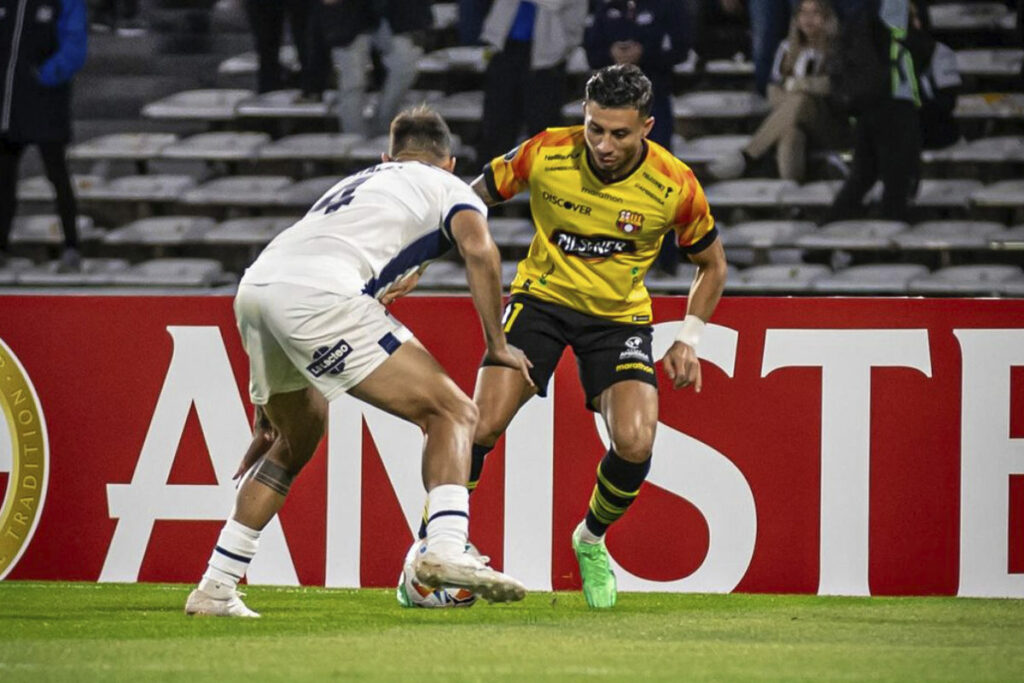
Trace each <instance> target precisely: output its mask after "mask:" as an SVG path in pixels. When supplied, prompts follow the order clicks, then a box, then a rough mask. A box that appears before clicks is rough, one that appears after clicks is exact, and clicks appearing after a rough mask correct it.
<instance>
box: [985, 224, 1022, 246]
mask: <svg viewBox="0 0 1024 683" xmlns="http://www.w3.org/2000/svg"><path fill="white" fill-rule="evenodd" d="M988 246H989V248H990V249H1005V250H1012V251H1024V225H1018V226H1015V227H1012V228H1009V229H1007V230H1004V231H1003V232H1000V233H996V234H993V235H991V236H990V237H989V239H988Z"/></svg>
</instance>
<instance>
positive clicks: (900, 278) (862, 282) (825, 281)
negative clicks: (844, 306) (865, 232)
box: [810, 263, 928, 296]
mask: <svg viewBox="0 0 1024 683" xmlns="http://www.w3.org/2000/svg"><path fill="white" fill-rule="evenodd" d="M927 274H928V266H925V265H922V264H920V263H869V264H864V265H859V266H850V267H849V268H844V269H842V270H840V271H838V272H835V273H833V274H831V275H826V276H824V277H820V278H816V279H815V280H813V281H812V282H811V284H810V289H811V291H813V292H816V293H819V294H872V295H878V296H882V295H905V294H907V292H908V287H909V285H910V282H911V281H912V280H914V279H916V278H919V277H923V276H925V275H927Z"/></svg>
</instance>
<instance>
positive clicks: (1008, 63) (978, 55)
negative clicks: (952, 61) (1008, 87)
mask: <svg viewBox="0 0 1024 683" xmlns="http://www.w3.org/2000/svg"><path fill="white" fill-rule="evenodd" d="M1022 62H1024V50H1020V49H1017V48H984V49H975V50H957V52H956V66H957V69H959V70H960V73H961V74H962V75H964V76H987V77H1000V78H1015V77H1016V76H1018V75H1019V74H1020V68H1021V63H1022Z"/></svg>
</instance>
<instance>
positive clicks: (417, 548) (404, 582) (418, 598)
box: [395, 539, 480, 607]
mask: <svg viewBox="0 0 1024 683" xmlns="http://www.w3.org/2000/svg"><path fill="white" fill-rule="evenodd" d="M426 547H427V541H426V539H419V540H417V541H416V542H415V543H413V544H412V547H411V548H409V552H408V553H406V554H405V564H404V565H403V566H402V573H401V574H400V575H399V576H398V588H397V589H396V590H395V597H396V598H398V604H399V605H401V606H402V607H472V606H473V604H474V603H475V602H476V594H475V593H474V592H473V591H471V590H469V589H468V588H455V587H453V586H442V587H439V588H431V587H429V586H424V585H423V584H422V583H420V582H419V581H417V580H416V571H415V570H414V569H413V566H412V565H413V560H415V559H416V556H417V555H418V554H420V553H422V552H424V551H425V550H426ZM466 551H467V552H469V553H472V554H473V555H475V556H477V557H480V553H479V551H477V549H476V547H475V546H474V545H473V544H472V543H469V542H468V541H467V542H466Z"/></svg>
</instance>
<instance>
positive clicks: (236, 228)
mask: <svg viewBox="0 0 1024 683" xmlns="http://www.w3.org/2000/svg"><path fill="white" fill-rule="evenodd" d="M299 218H300V217H299V216H285V217H278V216H257V217H253V218H232V219H230V220H226V221H224V222H223V223H218V224H217V225H216V227H214V228H212V229H211V230H209V231H208V232H206V233H205V234H204V235H202V237H201V238H200V239H201V241H203V242H205V243H207V244H225V245H236V246H249V247H251V246H263V245H264V244H267V243H268V242H270V240H272V239H274V237H276V236H277V235H278V233H280V232H281V231H282V230H284V229H285V228H287V227H289V226H291V225H292V224H293V223H295V222H296V221H297V220H299Z"/></svg>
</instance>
